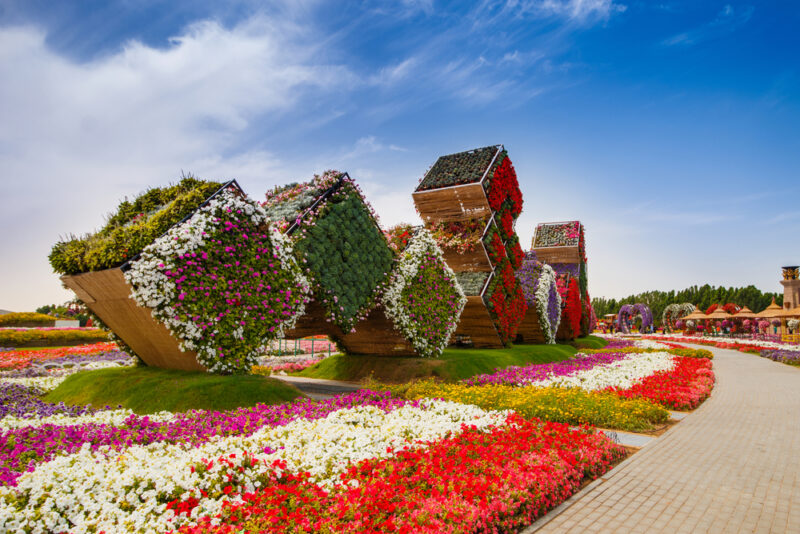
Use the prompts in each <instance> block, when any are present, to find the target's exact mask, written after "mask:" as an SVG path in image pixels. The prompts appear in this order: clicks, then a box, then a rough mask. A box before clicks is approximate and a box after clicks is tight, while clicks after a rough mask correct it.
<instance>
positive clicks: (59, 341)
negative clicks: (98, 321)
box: [0, 329, 109, 347]
mask: <svg viewBox="0 0 800 534" xmlns="http://www.w3.org/2000/svg"><path fill="white" fill-rule="evenodd" d="M108 340H109V338H108V332H105V331H103V330H97V329H93V330H36V329H31V330H0V347H25V346H28V347H59V346H68V345H82V344H84V343H97V342H99V341H108Z"/></svg>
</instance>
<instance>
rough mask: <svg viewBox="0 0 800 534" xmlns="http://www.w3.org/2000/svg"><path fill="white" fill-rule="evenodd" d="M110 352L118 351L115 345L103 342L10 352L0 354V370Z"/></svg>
mask: <svg viewBox="0 0 800 534" xmlns="http://www.w3.org/2000/svg"><path fill="white" fill-rule="evenodd" d="M112 350H119V348H118V347H117V344H116V343H109V342H103V343H93V344H91V345H78V346H74V347H55V348H52V349H35V350H25V349H20V350H10V351H7V352H0V369H2V370H8V369H24V368H25V367H28V366H30V365H31V363H33V362H34V361H45V360H54V359H56V358H63V357H64V356H66V355H68V354H69V355H73V354H79V355H88V354H99V353H101V352H109V351H112Z"/></svg>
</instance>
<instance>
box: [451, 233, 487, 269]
mask: <svg viewBox="0 0 800 534" xmlns="http://www.w3.org/2000/svg"><path fill="white" fill-rule="evenodd" d="M442 256H443V257H444V261H445V263H446V264H447V265H448V266H449V267H450V268H451V269H453V270H454V271H455V272H465V271H467V272H491V270H492V264H491V262H490V261H489V254H488V252H487V251H486V246H485V245H484V244H483V242H482V241H479V242H478V243H477V245H476V246H475V250H471V251H468V252H464V253H460V252H458V251H457V250H456V249H453V248H443V249H442Z"/></svg>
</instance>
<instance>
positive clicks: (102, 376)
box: [44, 367, 302, 414]
mask: <svg viewBox="0 0 800 534" xmlns="http://www.w3.org/2000/svg"><path fill="white" fill-rule="evenodd" d="M299 396H302V393H300V391H298V390H297V389H295V388H294V387H292V386H290V385H288V384H286V383H284V382H280V381H278V380H275V379H273V378H266V377H263V376H257V375H236V376H219V375H211V374H207V373H201V372H189V371H174V370H167V369H156V368H152V367H133V368H124V369H100V370H97V371H84V372H80V373H76V374H74V375H72V376H70V377H68V378H67V379H66V380H65V381H64V382H63V383H62V384H61V385H59V386H58V387H57V388H56V389H54V390H53V391H51V392H50V393H48V394H47V395H46V396H45V397H44V400H46V401H48V402H64V403H66V404H78V405H80V404H91V405H93V406H96V407H100V406H106V405H109V406H117V405H119V404H121V405H122V406H123V407H124V408H129V409H131V410H133V411H134V412H136V413H139V414H146V413H153V412H158V411H161V410H169V411H171V412H185V411H187V410H193V409H207V410H232V409H235V408H239V407H244V406H253V405H255V404H259V403H263V404H280V403H284V402H289V401H291V400H293V399H295V398H296V397H299Z"/></svg>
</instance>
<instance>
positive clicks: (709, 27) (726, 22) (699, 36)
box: [661, 4, 754, 46]
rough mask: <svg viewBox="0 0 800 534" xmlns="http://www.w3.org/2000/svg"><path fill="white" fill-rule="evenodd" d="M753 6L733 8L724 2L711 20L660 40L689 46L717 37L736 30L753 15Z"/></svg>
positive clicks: (668, 43) (669, 44) (668, 44)
mask: <svg viewBox="0 0 800 534" xmlns="http://www.w3.org/2000/svg"><path fill="white" fill-rule="evenodd" d="M753 11H754V8H753V7H752V6H744V7H741V8H738V9H737V8H734V7H733V6H731V5H730V4H726V5H725V6H724V7H723V8H722V9H721V10H720V12H719V13H717V16H716V17H714V19H713V20H711V21H710V22H708V23H706V24H702V25H700V26H698V27H696V28H693V29H691V30H688V31H684V32H680V33H678V34H676V35H673V36H671V37H668V38H666V39H664V40H663V41H661V44H662V45H663V46H691V45H694V44H697V43H700V42H703V41H709V40H712V39H717V38H719V37H722V36H723V35H726V34H728V33H731V32H733V31H735V30H737V29H738V28H739V27H741V26H743V25H744V24H746V23H747V22H748V21H749V20H750V18H751V17H752V16H753Z"/></svg>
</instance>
